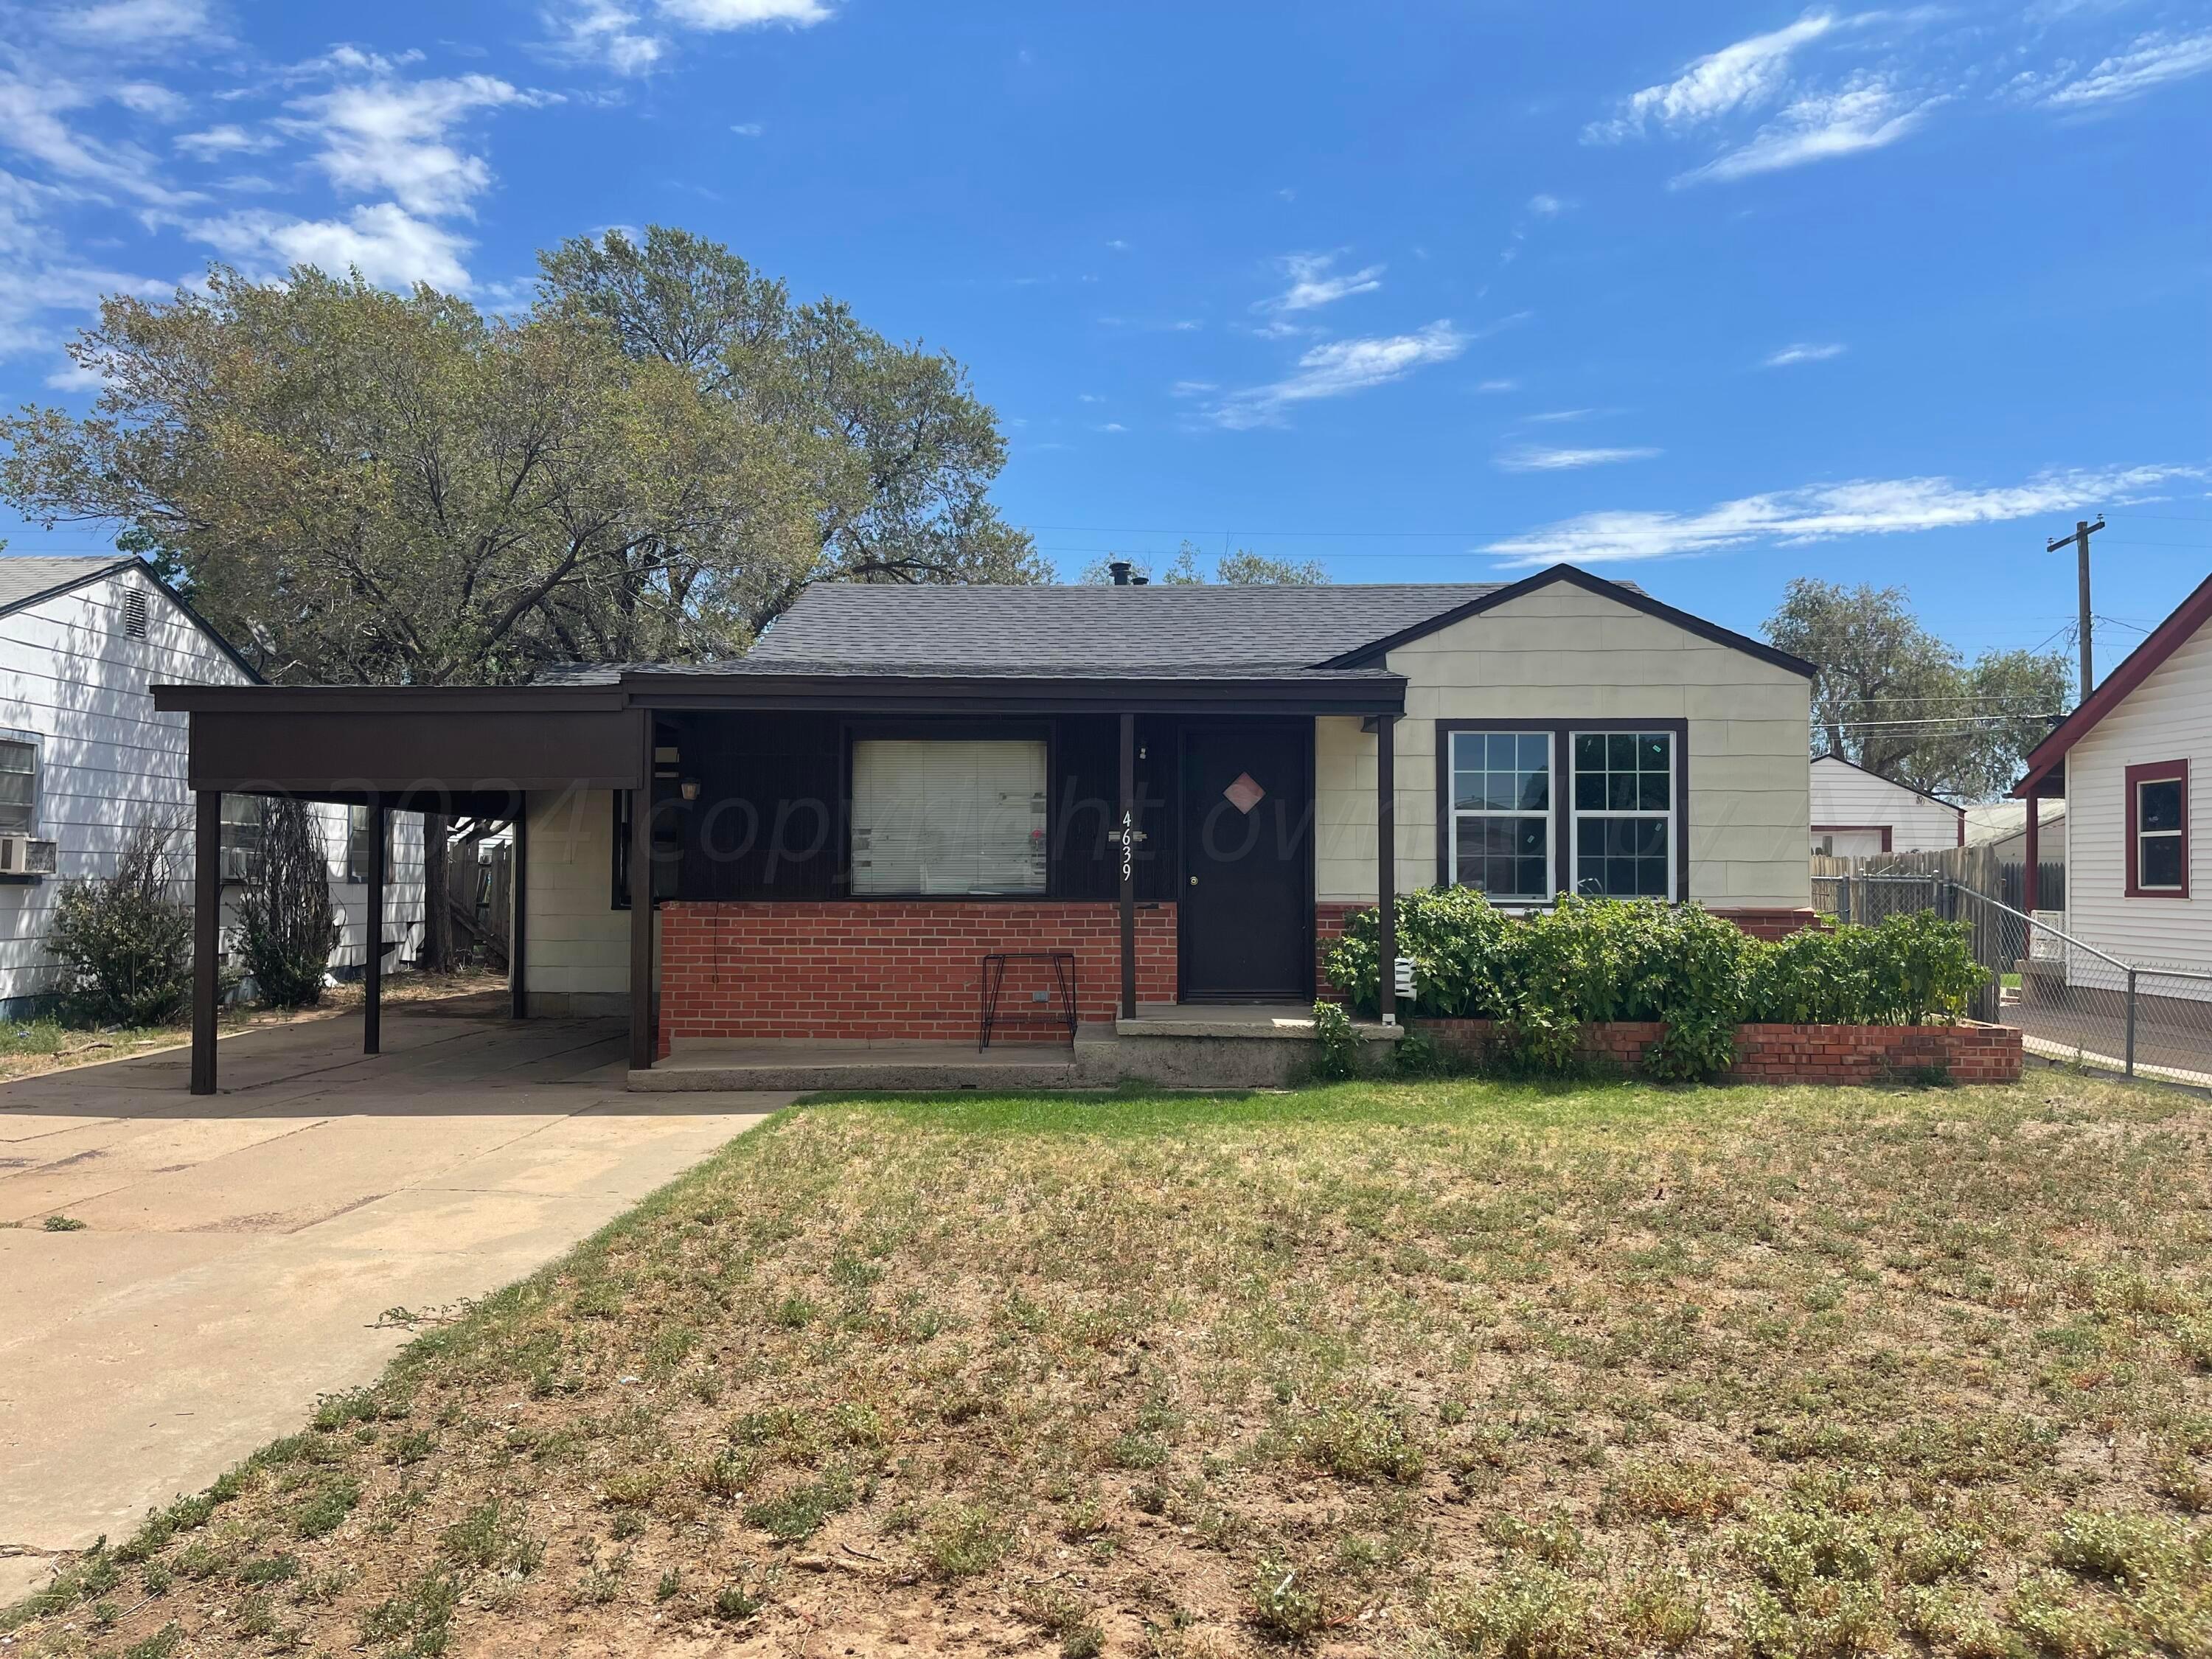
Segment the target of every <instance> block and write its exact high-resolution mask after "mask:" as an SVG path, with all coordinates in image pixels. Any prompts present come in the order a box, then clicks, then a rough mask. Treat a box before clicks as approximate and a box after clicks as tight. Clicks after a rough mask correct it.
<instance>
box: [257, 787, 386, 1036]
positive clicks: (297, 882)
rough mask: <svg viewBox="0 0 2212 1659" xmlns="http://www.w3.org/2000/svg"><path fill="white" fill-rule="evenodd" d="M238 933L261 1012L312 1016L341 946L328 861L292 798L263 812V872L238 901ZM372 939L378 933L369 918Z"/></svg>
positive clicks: (272, 801) (269, 803)
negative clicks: (298, 1011) (333, 956)
mask: <svg viewBox="0 0 2212 1659" xmlns="http://www.w3.org/2000/svg"><path fill="white" fill-rule="evenodd" d="M238 931H239V937H240V945H241V952H240V953H241V954H242V955H243V956H244V957H245V958H246V972H248V973H249V974H251V975H253V981H254V983H255V984H256V985H257V986H258V987H260V993H261V1000H262V1002H263V1003H264V1005H266V1006H269V1007H271V1008H311V1007H313V1006H314V1005H315V1004H317V1003H319V1002H320V1001H321V1000H323V981H324V979H325V976H326V975H328V973H329V971H330V961H331V951H333V950H334V949H336V948H337V942H338V924H337V910H336V908H335V907H333V906H332V904H331V872H330V859H329V855H328V854H326V853H325V851H324V850H323V843H322V838H321V837H320V836H319V835H317V834H316V833H315V824H314V820H313V819H312V818H311V817H308V815H307V807H306V806H305V805H303V804H301V802H299V801H296V800H294V799H291V797H289V795H272V796H270V797H269V798H268V799H266V800H265V801H264V803H263V805H262V817H261V864H260V866H259V868H258V869H257V870H256V871H255V872H254V874H253V876H252V879H250V880H249V881H248V882H247V883H246V890H245V892H244V893H243V894H241V895H240V897H239V901H238ZM369 931H370V932H371V933H375V932H376V931H377V928H376V926H375V922H374V918H372V919H371V925H370V929H369ZM368 948H369V949H371V950H374V949H375V948H376V941H375V940H374V939H371V940H370V942H369V947H368Z"/></svg>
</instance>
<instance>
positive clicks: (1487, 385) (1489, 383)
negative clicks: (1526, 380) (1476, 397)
mask: <svg viewBox="0 0 2212 1659" xmlns="http://www.w3.org/2000/svg"><path fill="white" fill-rule="evenodd" d="M1474 389H1475V390H1476V391H1477V392H1518V391H1519V390H1520V389H1521V382H1520V381H1518V380H1484V381H1482V382H1481V383H1480V385H1478V386H1476V387H1475V388H1474Z"/></svg>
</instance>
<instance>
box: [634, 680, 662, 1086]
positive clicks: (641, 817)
mask: <svg viewBox="0 0 2212 1659" xmlns="http://www.w3.org/2000/svg"><path fill="white" fill-rule="evenodd" d="M636 719H637V731H638V738H637V742H638V775H639V777H640V778H641V780H642V781H641V783H640V784H639V786H638V787H636V788H635V789H633V790H632V791H630V808H629V884H630V906H629V1066H630V1070H632V1071H634V1072H645V1071H650V1070H651V1069H652V1068H653V1057H654V1056H653V1050H654V1048H655V1047H656V1046H657V1044H656V1042H655V1040H654V1032H653V742H654V734H653V711H652V710H651V709H648V708H641V709H639V710H638V711H637V715H636ZM640 886H642V887H643V888H644V889H645V890H644V891H643V892H642V893H641V892H639V891H638V888H639V887H640Z"/></svg>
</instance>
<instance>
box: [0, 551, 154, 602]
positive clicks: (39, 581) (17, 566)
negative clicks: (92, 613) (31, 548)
mask: <svg viewBox="0 0 2212 1659" xmlns="http://www.w3.org/2000/svg"><path fill="white" fill-rule="evenodd" d="M130 562H131V556H130V555H129V554H127V553H96V554H93V555H91V556H86V557H78V558H58V557H52V556H47V555H45V554H33V553H22V554H16V553H7V554H0V614H5V613H6V612H8V611H13V610H15V608H16V607H17V606H18V605H26V604H27V603H29V602H30V601H31V600H33V599H39V598H40V597H42V596H44V595H46V594H48V593H52V592H54V591H55V590H56V589H58V588H64V587H71V586H75V585H76V584H77V583H78V582H82V581H89V580H91V579H92V578H93V577H94V576H97V575H100V574H103V573H105V572H106V571H110V570H113V569H115V568H117V567H118V566H121V565H127V564H129V563H130Z"/></svg>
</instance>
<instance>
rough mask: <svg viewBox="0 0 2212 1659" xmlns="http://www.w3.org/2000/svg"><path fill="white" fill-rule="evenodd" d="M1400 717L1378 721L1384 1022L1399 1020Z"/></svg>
mask: <svg viewBox="0 0 2212 1659" xmlns="http://www.w3.org/2000/svg"><path fill="white" fill-rule="evenodd" d="M1397 726H1398V717H1397V716H1396V715H1395V714H1384V715H1382V716H1380V717H1378V718H1377V719H1376V722H1375V907H1376V920H1377V921H1379V922H1380V923H1381V925H1382V939H1381V944H1382V961H1381V963H1380V964H1379V969H1378V971H1380V973H1381V974H1382V975H1383V982H1382V984H1381V985H1380V986H1379V987H1377V989H1378V991H1379V992H1380V1000H1378V1001H1377V1003H1376V1007H1377V1008H1379V1009H1380V1010H1381V1012H1382V1014H1383V1024H1386V1025H1395V1024H1397V1023H1398V778H1397V756H1396V752H1395V750H1396V743H1395V738H1396V735H1397Z"/></svg>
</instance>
